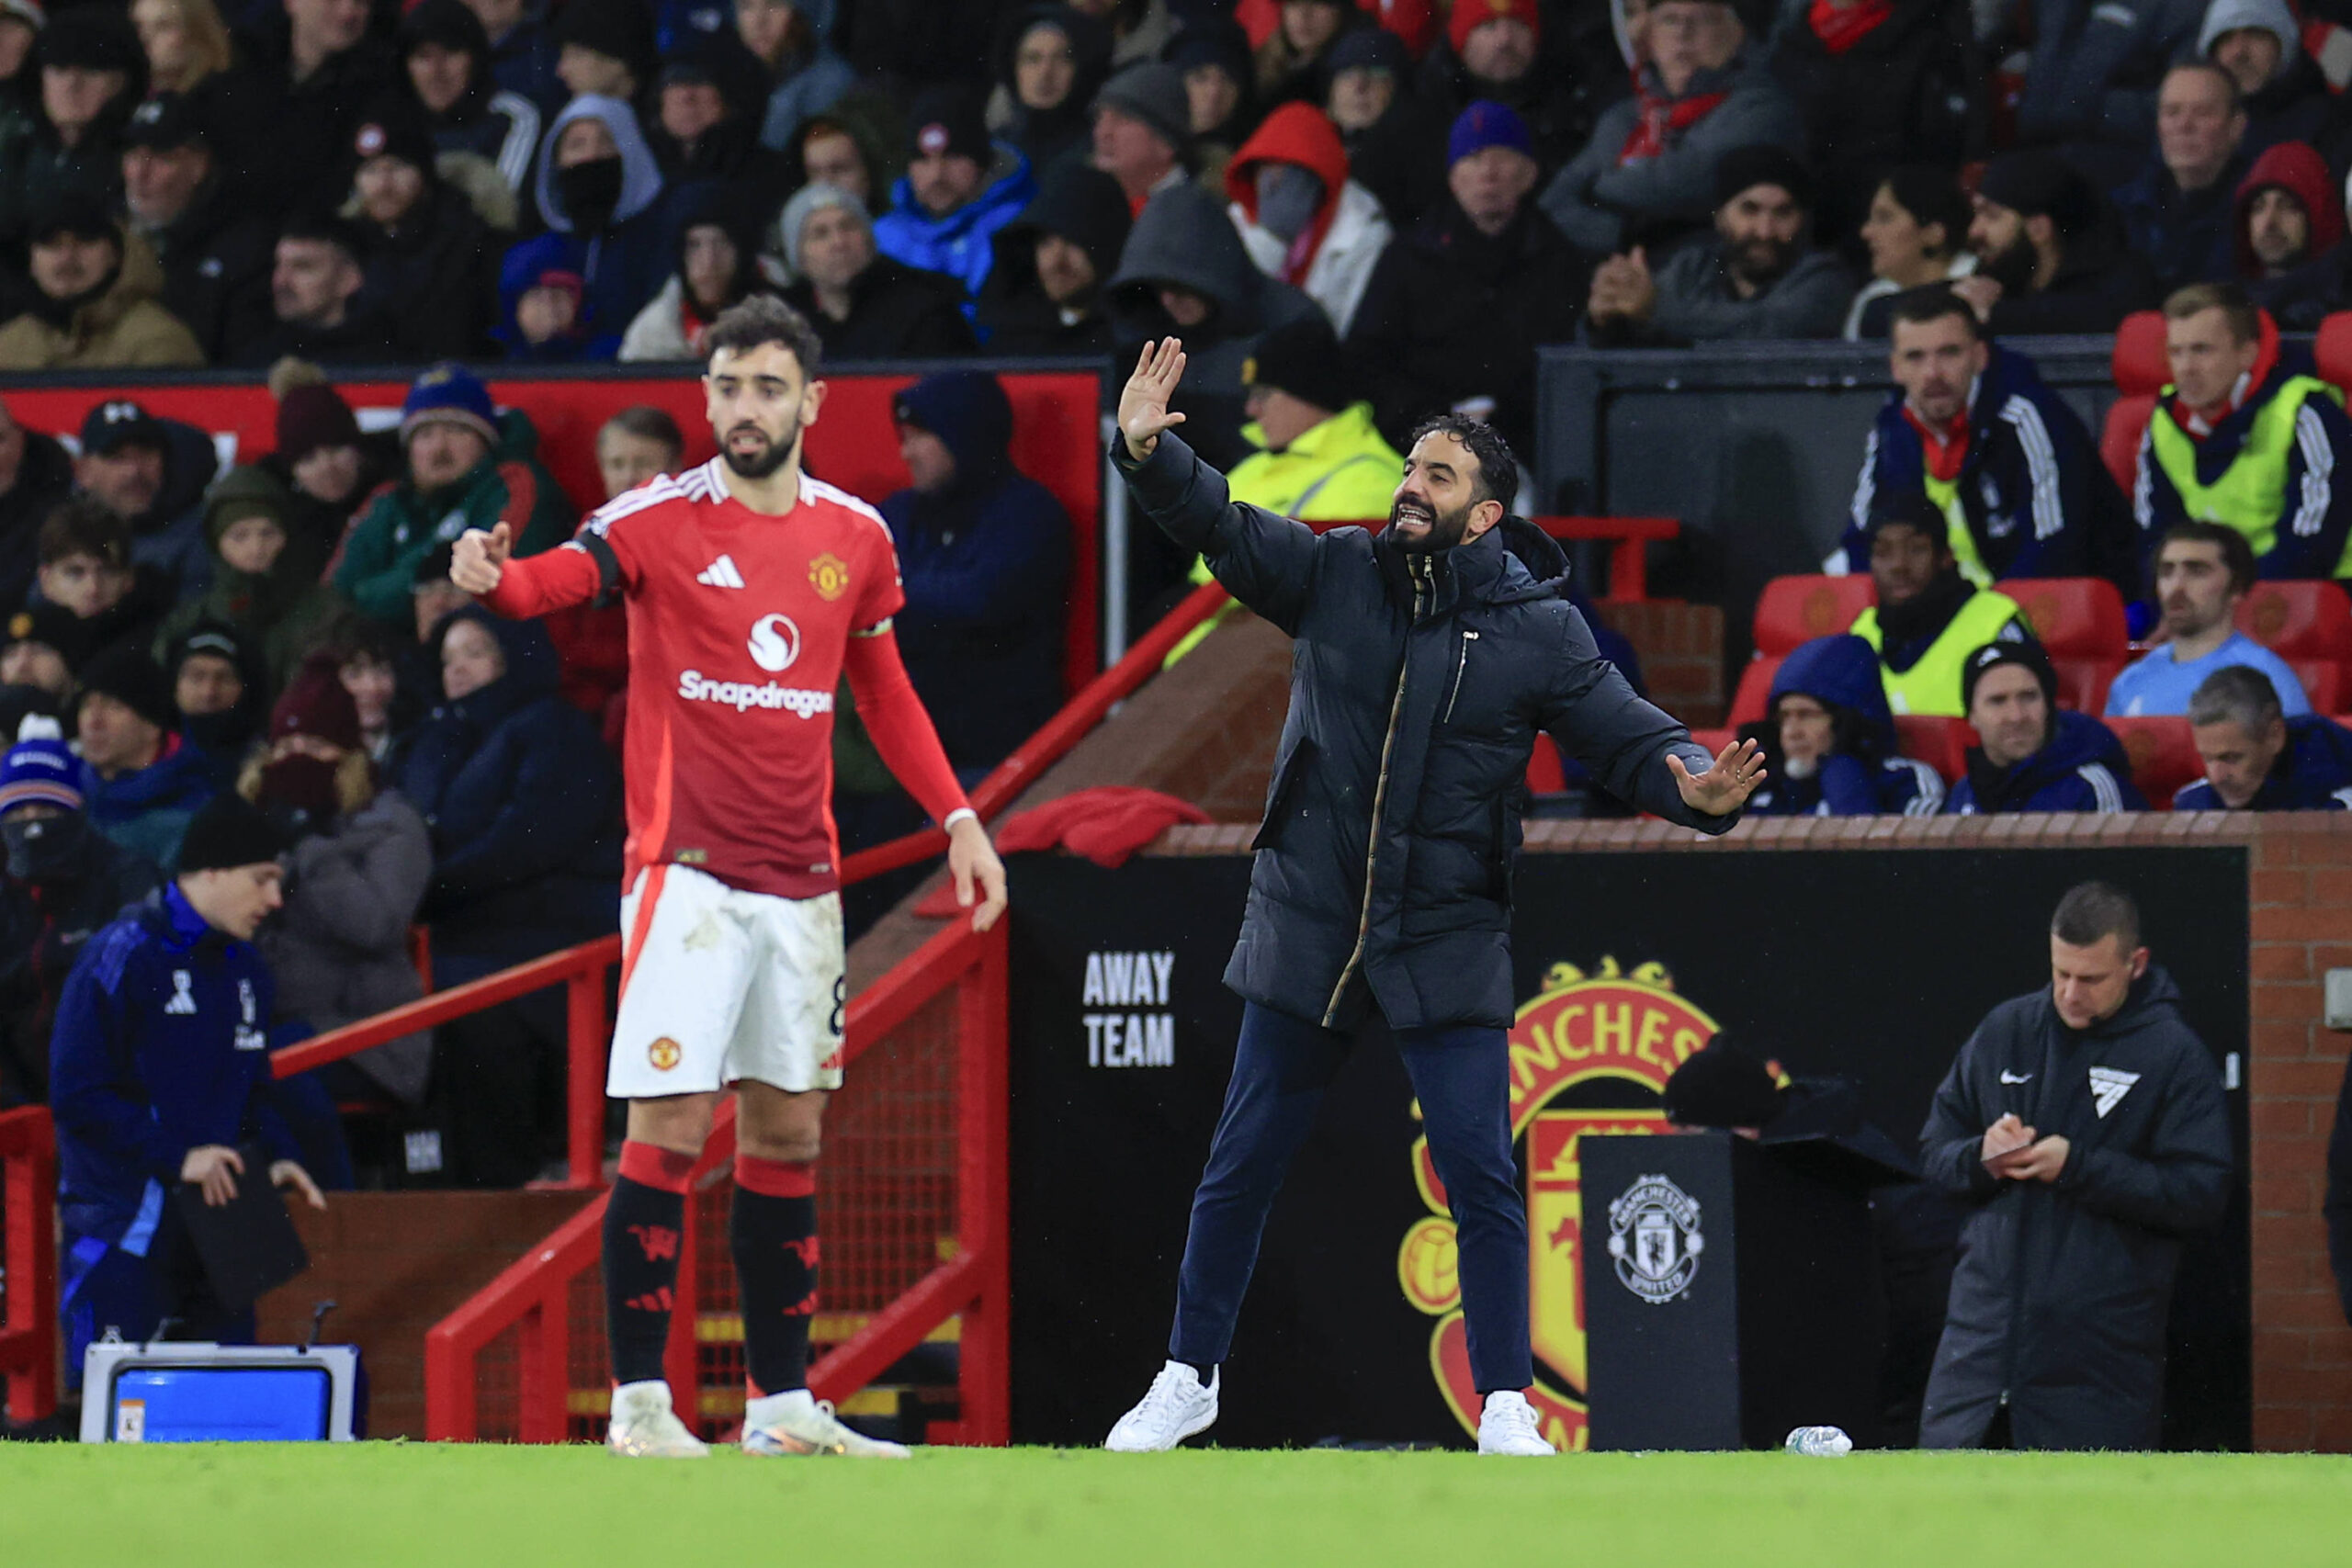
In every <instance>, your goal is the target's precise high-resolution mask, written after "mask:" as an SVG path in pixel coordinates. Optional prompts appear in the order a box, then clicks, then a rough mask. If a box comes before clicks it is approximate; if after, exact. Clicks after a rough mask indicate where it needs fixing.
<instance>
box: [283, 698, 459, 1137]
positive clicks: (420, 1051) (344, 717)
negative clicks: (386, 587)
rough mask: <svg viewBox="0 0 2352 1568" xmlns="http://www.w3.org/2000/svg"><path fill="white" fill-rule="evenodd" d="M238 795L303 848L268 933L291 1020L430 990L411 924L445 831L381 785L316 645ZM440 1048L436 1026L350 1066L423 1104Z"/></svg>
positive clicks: (349, 1013)
mask: <svg viewBox="0 0 2352 1568" xmlns="http://www.w3.org/2000/svg"><path fill="white" fill-rule="evenodd" d="M237 793H238V794H240V795H243V796H244V798H245V799H247V800H250V801H252V802H254V804H255V805H257V806H259V807H262V809H264V810H265V811H267V812H268V813H269V814H270V815H271V817H272V818H274V819H275V820H276V821H277V822H278V824H279V825H280V826H281V828H282V829H284V830H285V832H286V834H287V837H288V839H289V840H291V843H292V849H291V850H290V851H289V852H288V857H287V883H286V913H285V916H284V918H283V919H278V920H276V921H274V922H272V923H271V925H270V926H269V928H268V929H267V930H266V931H264V932H263V933H262V936H261V941H260V945H261V951H262V956H263V957H265V958H266V959H267V960H268V961H269V967H270V972H271V973H272V974H274V975H276V976H277V1009H278V1013H279V1015H280V1016H282V1017H286V1018H296V1019H300V1020H302V1021H304V1022H306V1023H308V1024H310V1025H311V1027H312V1028H313V1029H317V1030H320V1031H322V1032H323V1031H325V1030H329V1029H338V1028H340V1027H342V1026H343V1025H344V1024H346V1023H351V1022H354V1021H356V1020H359V1019H363V1018H371V1017H373V1016H374V1015H376V1014H377V1013H379V1012H385V1011H388V1010H390V1009H392V1008H396V1007H399V1006H401V1005H402V1004H403V1003H406V1002H412V1001H414V1000H415V999H416V998H418V997H420V996H422V995H423V994H424V987H423V986H422V985H421V984H420V983H419V982H418V980H417V976H416V965H415V964H414V963H413V962H412V961H411V959H410V957H409V952H408V932H409V927H410V926H411V924H413V922H414V920H415V919H416V910H417V906H418V904H419V903H421V902H422V901H423V900H424V887H425V884H426V883H427V882H428V881H429V880H430V879H431V877H432V874H433V841H432V837H431V834H430V833H429V831H428V830H427V829H426V828H425V826H424V818H423V817H422V816H420V815H418V813H417V810H416V807H413V806H412V805H410V804H409V803H408V801H407V800H406V799H404V798H403V797H402V796H401V794H400V792H399V791H398V790H395V789H390V788H385V787H381V786H379V782H378V780H377V776H376V769H375V766H374V764H373V763H371V762H370V761H368V753H367V751H366V750H364V748H363V747H362V745H361V741H360V733H359V710H358V708H357V707H356V706H355V705H354V704H353V702H352V699H351V694H350V693H348V692H346V691H345V689H344V685H343V680H342V677H341V675H340V673H339V671H338V668H337V661H336V659H335V656H334V654H333V653H314V654H312V655H311V657H310V658H309V659H308V660H305V661H304V663H303V665H302V668H301V670H300V671H299V672H298V673H297V674H296V675H295V677H294V679H293V681H292V682H290V683H288V686H287V688H286V693H285V694H284V695H283V696H281V697H279V698H278V699H277V706H276V707H274V708H272V709H271V710H270V716H269V744H268V746H267V748H266V750H262V751H259V752H257V753H256V754H255V755H254V757H253V759H252V760H251V761H248V762H247V763H246V765H245V768H244V771H243V773H242V774H241V775H240V776H239V778H238V780H237ZM432 1055H433V1045H432V1036H431V1035H430V1034H411V1035H404V1036H402V1037H401V1039H398V1040H394V1041H392V1042H390V1043H388V1044H384V1045H379V1046H378V1047H376V1048H375V1049H374V1050H372V1051H365V1052H362V1053H361V1054H360V1055H357V1056H355V1057H353V1058H352V1059H351V1061H352V1066H355V1067H356V1068H357V1069H358V1070H359V1071H360V1072H362V1073H364V1074H366V1075H367V1077H368V1080H369V1081H370V1082H371V1083H372V1084H373V1085H375V1086H376V1087H378V1088H379V1089H382V1090H384V1091H386V1092H388V1093H390V1094H391V1095H392V1096H393V1097H394V1098H395V1099H397V1100H400V1101H401V1103H402V1104H403V1105H408V1106H416V1105H420V1104H422V1103H424V1089H425V1078H426V1076H427V1073H428V1071H429V1069H430V1067H431V1065H432Z"/></svg>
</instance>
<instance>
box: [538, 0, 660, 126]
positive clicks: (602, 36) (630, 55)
mask: <svg viewBox="0 0 2352 1568" xmlns="http://www.w3.org/2000/svg"><path fill="white" fill-rule="evenodd" d="M548 39H549V40H550V41H552V42H553V43H554V45H555V48H556V57H555V73H556V77H557V79H558V80H559V81H560V82H561V83H562V84H563V85H564V86H565V87H566V88H568V89H570V91H571V96H573V98H575V99H578V98H583V97H604V98H616V99H618V100H619V101H620V102H622V103H625V104H635V103H637V102H638V101H639V99H640V98H642V97H643V96H644V95H645V93H646V91H647V90H648V89H649V88H650V87H651V86H652V85H653V72H654V67H655V63H656V62H657V60H658V59H659V53H658V51H657V50H656V48H655V45H654V40H653V13H652V12H651V10H650V8H648V7H647V6H646V5H645V4H644V0H568V3H567V4H565V5H564V6H560V7H559V8H557V10H556V12H555V20H554V21H553V23H552V24H550V26H549V27H548Z"/></svg>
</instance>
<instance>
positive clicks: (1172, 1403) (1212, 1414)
mask: <svg viewBox="0 0 2352 1568" xmlns="http://www.w3.org/2000/svg"><path fill="white" fill-rule="evenodd" d="M1216 1389H1217V1370H1216V1368H1215V1367H1211V1368H1210V1369H1209V1381H1208V1382H1207V1384H1206V1385H1205V1386H1204V1385H1203V1383H1202V1382H1201V1375H1200V1373H1198V1372H1196V1371H1193V1369H1192V1368H1190V1367H1188V1366H1186V1365H1185V1364H1184V1363H1183V1362H1182V1361H1170V1362H1169V1363H1168V1364H1167V1365H1166V1366H1164V1367H1162V1368H1160V1369H1159V1376H1158V1377H1156V1378H1154V1379H1152V1380H1151V1388H1150V1389H1149V1391H1148V1392H1147V1393H1145V1394H1144V1396H1143V1401H1142V1403H1141V1404H1137V1405H1136V1407H1135V1408H1134V1409H1133V1410H1130V1411H1128V1412H1127V1413H1126V1414H1125V1416H1120V1417H1119V1424H1118V1425H1117V1426H1115V1427H1112V1428H1111V1435H1110V1436H1109V1437H1108V1438H1104V1439H1103V1447H1104V1448H1106V1449H1108V1450H1111V1451H1112V1452H1113V1453H1114V1454H1156V1453H1165V1452H1167V1451H1168V1450H1170V1449H1172V1448H1174V1447H1175V1446H1176V1445H1177V1444H1179V1443H1181V1442H1182V1441H1183V1440H1184V1439H1185V1438H1189V1437H1191V1436H1192V1435H1193V1433H1195V1432H1205V1431H1207V1430H1208V1429H1209V1427H1212V1426H1214V1425H1215V1424H1216Z"/></svg>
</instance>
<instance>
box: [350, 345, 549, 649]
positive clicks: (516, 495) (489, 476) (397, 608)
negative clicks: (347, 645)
mask: <svg viewBox="0 0 2352 1568" xmlns="http://www.w3.org/2000/svg"><path fill="white" fill-rule="evenodd" d="M506 420H507V423H508V424H509V425H510V426H511V429H510V431H508V432H506V433H502V432H501V430H500V428H499V423H498V416H497V413H496V411H495V410H494V409H493V408H492V404H491V400H490V389H488V388H487V387H484V386H483V385H482V384H481V381H480V379H478V378H476V377H475V376H474V374H473V372H471V371H469V370H468V369H467V368H466V367H463V366H461V365H436V366H434V367H432V368H431V369H429V370H427V371H425V372H424V374H423V375H422V376H419V377H418V378H416V382H415V384H414V385H413V386H412V387H410V388H409V391H408V398H407V400H405V401H404V402H403V403H402V404H401V448H402V450H403V451H404V452H405V453H406V455H407V472H406V473H405V474H403V475H402V476H401V479H400V481H399V482H398V483H396V484H392V485H389V486H387V487H385V488H384V489H383V490H380V491H378V492H377V494H376V496H375V499H374V500H373V501H371V502H369V503H368V509H367V511H366V512H364V513H361V514H360V517H359V520H358V521H357V522H356V523H355V524H353V525H352V528H351V533H350V536H348V537H347V538H346V539H345V541H344V545H343V551H342V555H341V558H340V559H339V560H338V561H337V562H336V563H335V565H334V567H333V568H332V570H331V571H330V579H331V581H333V582H334V588H335V592H338V593H340V594H341V595H342V596H343V597H344V598H345V600H347V601H349V602H350V603H351V604H353V605H354V606H356V608H358V609H359V610H360V611H361V612H362V613H364V614H366V615H371V616H373V617H374V618H375V619H377V620H379V621H380V622H382V623H383V624H384V625H386V626H391V627H395V628H400V627H407V626H412V625H413V620H414V617H415V614H416V611H415V606H414V604H413V603H412V600H413V593H412V592H411V590H412V588H413V584H414V582H415V581H416V571H417V567H418V565H419V564H420V563H421V562H422V561H423V560H424V558H425V557H427V556H429V555H431V554H432V553H433V552H434V550H435V547H447V545H448V544H449V543H450V541H452V540H454V539H456V538H457V536H458V535H460V534H462V533H464V532H465V531H466V530H467V529H469V528H480V529H481V530H482V531H483V532H485V533H487V532H489V531H490V530H491V529H492V528H495V527H496V526H498V525H500V524H502V523H503V524H505V525H507V526H508V527H509V528H511V529H512V530H513V531H514V536H515V553H516V554H517V555H526V556H527V555H537V553H538V552H539V551H541V550H547V549H553V548H554V547H556V546H557V545H560V544H561V543H562V542H563V541H564V539H565V538H567V537H568V536H570V535H571V522H572V511H571V502H569V501H567V500H566V499H565V498H564V494H563V491H561V490H560V489H559V488H558V487H557V485H556V482H555V480H554V479H553V478H552V477H551V476H550V475H548V472H547V470H546V469H544V468H540V467H539V465H538V464H537V462H536V461H535V460H533V459H532V458H531V457H528V456H527V455H526V449H527V447H528V446H530V445H531V444H532V441H533V439H534V437H533V433H532V431H531V429H530V424H529V422H528V421H527V420H526V419H525V418H524V416H523V414H522V413H521V412H519V411H514V412H509V413H508V414H507V416H506Z"/></svg>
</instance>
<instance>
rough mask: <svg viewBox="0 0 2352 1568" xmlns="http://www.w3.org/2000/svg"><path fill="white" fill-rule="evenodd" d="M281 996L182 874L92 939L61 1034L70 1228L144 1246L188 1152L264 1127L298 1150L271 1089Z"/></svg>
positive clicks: (70, 989) (59, 1090) (248, 946)
mask: <svg viewBox="0 0 2352 1568" xmlns="http://www.w3.org/2000/svg"><path fill="white" fill-rule="evenodd" d="M273 998H274V987H273V986H272V984H271V981H270V975H269V968H268V965H266V964H264V963H263V962H262V957H261V953H259V951H258V950H256V949H255V948H254V946H253V944H252V943H250V942H239V941H236V940H235V939H234V938H232V937H229V936H227V935H225V934H223V933H222V932H220V931H215V930H213V929H212V928H211V927H210V926H208V925H207V924H205V922H204V919H203V917H201V916H199V915H198V913H197V912H196V911H195V909H194V908H190V907H189V905H188V902H187V899H186V898H185V897H182V896H181V893H180V890H179V887H178V886H177V885H176V884H168V885H166V886H164V889H163V891H162V892H161V893H159V894H157V895H156V896H155V897H152V898H150V899H148V900H147V901H146V902H145V903H143V904H140V905H137V906H135V907H133V908H130V909H127V910H125V911H124V912H123V915H122V917H121V918H120V919H118V920H116V921H115V922H114V924H112V925H110V926H108V927H107V928H106V929H105V930H104V931H100V932H99V933H98V934H97V935H96V936H95V937H93V938H91V939H90V942H89V944H88V945H87V946H86V947H85V948H84V949H83V950H82V957H81V960H80V961H79V962H78V963H76V964H74V971H73V973H72V974H70V975H68V976H66V978H65V990H64V994H63V996H62V998H60V1000H59V1002H58V1006H57V1028H56V1032H55V1033H53V1034H52V1035H51V1039H50V1079H51V1090H50V1101H51V1111H52V1112H53V1113H54V1115H55V1116H56V1118H57V1155H58V1169H59V1177H58V1186H59V1189H60V1192H59V1198H60V1202H61V1204H62V1207H63V1210H64V1219H65V1226H66V1229H67V1230H68V1232H70V1233H71V1234H73V1235H78V1236H95V1237H97V1238H98V1239H100V1240H103V1241H106V1242H107V1243H109V1244H111V1245H115V1246H119V1247H122V1248H123V1249H124V1250H125V1251H128V1252H133V1253H137V1254H140V1255H141V1256H144V1254H145V1252H146V1247H147V1242H148V1239H149V1238H150V1237H151V1236H153V1234H154V1229H155V1224H156V1223H157V1221H158V1220H159V1219H161V1218H162V1215H163V1207H164V1195H165V1193H166V1192H168V1191H169V1190H170V1189H171V1187H172V1184H173V1183H175V1182H176V1181H177V1180H178V1179H179V1174H180V1162H181V1160H182V1159H183V1158H185V1157H186V1156H187V1151H188V1150H190V1149H192V1148H196V1147H198V1145H204V1144H228V1145H232V1146H233V1145H236V1144H237V1143H239V1142H240V1141H241V1140H242V1139H243V1137H244V1136H245V1135H246V1134H248V1133H249V1132H251V1133H255V1134H259V1136H260V1138H261V1141H262V1142H263V1144H264V1145H266V1146H267V1147H268V1149H269V1150H270V1153H271V1156H272V1157H273V1158H279V1159H293V1158H295V1157H297V1154H298V1151H297V1149H296V1146H295V1143H294V1139H293V1136H292V1134H290V1133H289V1132H288V1129H287V1127H286V1124H285V1122H283V1121H282V1120H281V1119H280V1118H279V1117H278V1115H277V1111H276V1109H275V1108H274V1107H273V1106H272V1105H271V1104H269V1102H268V1100H266V1096H265V1094H264V1093H263V1091H264V1090H265V1089H266V1088H267V1086H268V1083H269V1051H268V1045H269V1015H270V1008H271V1005H272V1001H273ZM249 1174H250V1173H249Z"/></svg>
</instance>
